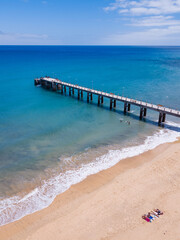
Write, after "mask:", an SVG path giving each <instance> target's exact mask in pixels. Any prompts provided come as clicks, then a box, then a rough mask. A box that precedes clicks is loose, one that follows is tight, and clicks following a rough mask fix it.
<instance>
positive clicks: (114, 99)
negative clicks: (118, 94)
mask: <svg viewBox="0 0 180 240" xmlns="http://www.w3.org/2000/svg"><path fill="white" fill-rule="evenodd" d="M114 108H116V100H115V99H114Z"/></svg>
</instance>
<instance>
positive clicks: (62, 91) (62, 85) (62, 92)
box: [61, 85, 63, 94]
mask: <svg viewBox="0 0 180 240" xmlns="http://www.w3.org/2000/svg"><path fill="white" fill-rule="evenodd" d="M61 93H62V94H63V85H61Z"/></svg>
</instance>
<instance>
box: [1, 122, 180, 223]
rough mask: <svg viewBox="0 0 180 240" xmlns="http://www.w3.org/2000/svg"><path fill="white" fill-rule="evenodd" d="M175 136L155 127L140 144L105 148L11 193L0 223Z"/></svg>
mask: <svg viewBox="0 0 180 240" xmlns="http://www.w3.org/2000/svg"><path fill="white" fill-rule="evenodd" d="M170 124H171V125H173V126H174V127H180V126H179V125H178V124H174V123H170ZM178 137H180V132H179V131H173V130H170V129H161V130H157V132H156V133H155V134H154V135H153V136H148V137H147V138H146V139H145V141H144V143H143V144H141V145H137V146H131V147H127V148H123V149H121V150H109V151H108V153H107V154H105V155H102V156H101V157H98V158H96V159H95V160H94V162H91V163H88V164H84V165H81V167H80V168H79V169H76V170H71V171H66V172H65V173H61V174H59V175H58V176H55V177H53V178H51V179H49V180H47V181H44V182H43V184H42V185H41V186H40V187H37V188H35V189H34V190H33V191H32V192H30V193H29V194H27V195H25V196H24V197H23V198H20V197H18V196H15V197H11V198H7V199H4V200H1V201H0V225H5V224H7V223H9V222H13V221H15V220H18V219H20V218H22V217H24V216H25V215H28V214H30V213H33V212H36V211H38V210H40V209H43V208H45V207H47V206H49V205H50V204H51V203H52V201H53V200H54V198H55V197H56V196H57V195H58V194H60V193H62V192H64V191H66V190H67V189H68V188H70V186H72V185H73V184H76V183H78V182H80V181H82V180H83V179H85V178H86V177H87V176H89V175H91V174H95V173H98V172H99V171H101V170H104V169H107V168H110V167H112V166H113V165H115V164H116V163H118V162H119V161H120V160H122V159H125V158H127V157H133V156H137V155H139V154H141V153H143V152H146V151H148V150H151V149H153V148H155V147H157V146H158V145H160V144H163V143H166V142H174V141H176V140H177V138H178ZM68 160H69V159H68Z"/></svg>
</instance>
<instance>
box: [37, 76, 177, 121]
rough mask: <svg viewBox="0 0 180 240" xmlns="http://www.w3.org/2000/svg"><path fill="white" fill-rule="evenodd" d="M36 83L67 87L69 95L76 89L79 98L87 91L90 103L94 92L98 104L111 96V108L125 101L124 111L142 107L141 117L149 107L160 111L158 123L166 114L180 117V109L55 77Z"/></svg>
mask: <svg viewBox="0 0 180 240" xmlns="http://www.w3.org/2000/svg"><path fill="white" fill-rule="evenodd" d="M34 85H35V86H38V85H41V86H42V87H44V88H47V89H52V90H54V91H58V90H60V92H61V93H62V94H63V92H65V93H66V88H69V96H71V95H72V94H73V95H74V94H75V90H77V96H78V99H80V96H81V99H82V98H83V92H86V93H87V102H88V103H89V100H91V101H92V100H93V94H94V95H97V96H98V106H99V105H100V104H103V103H104V98H109V99H110V109H112V108H116V102H117V101H119V102H123V103H124V113H125V114H126V112H130V110H131V105H135V106H138V107H140V116H139V117H140V119H143V118H144V117H146V115H147V109H151V110H154V111H157V112H159V120H158V123H159V125H161V124H162V123H164V122H165V120H166V115H171V116H174V117H179V118H180V111H179V110H175V109H171V108H167V107H164V106H161V105H155V104H151V103H147V102H143V101H139V100H135V99H132V98H127V97H122V96H119V95H115V94H113V93H106V92H102V91H98V90H94V89H90V88H86V87H81V86H78V85H75V84H70V83H66V82H62V81H61V80H59V79H55V78H50V77H41V78H36V79H34Z"/></svg>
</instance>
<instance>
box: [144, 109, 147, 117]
mask: <svg viewBox="0 0 180 240" xmlns="http://www.w3.org/2000/svg"><path fill="white" fill-rule="evenodd" d="M146 115H147V108H144V117H146Z"/></svg>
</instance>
